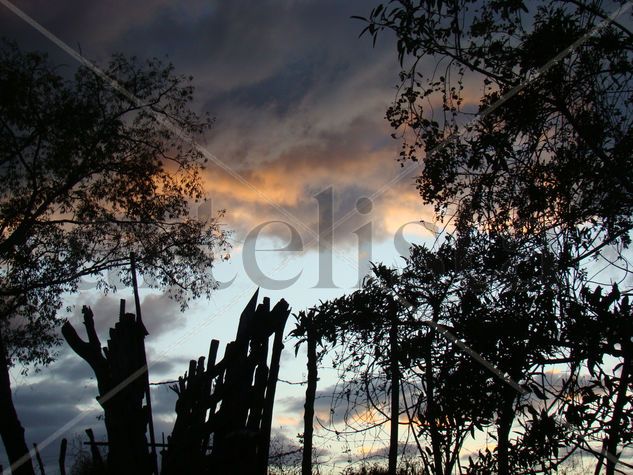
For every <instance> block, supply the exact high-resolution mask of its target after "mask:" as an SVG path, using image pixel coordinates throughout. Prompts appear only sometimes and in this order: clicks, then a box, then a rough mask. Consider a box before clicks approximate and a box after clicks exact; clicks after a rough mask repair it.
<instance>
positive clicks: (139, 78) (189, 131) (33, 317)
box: [0, 41, 227, 473]
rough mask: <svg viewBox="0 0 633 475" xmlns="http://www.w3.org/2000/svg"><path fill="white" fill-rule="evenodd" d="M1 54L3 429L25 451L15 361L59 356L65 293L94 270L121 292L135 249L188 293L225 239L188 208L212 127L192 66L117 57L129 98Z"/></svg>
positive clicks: (115, 67)
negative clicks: (56, 347)
mask: <svg viewBox="0 0 633 475" xmlns="http://www.w3.org/2000/svg"><path fill="white" fill-rule="evenodd" d="M0 64H1V65H2V66H1V67H0V121H1V123H0V177H1V179H2V183H3V188H2V190H1V191H0V229H1V231H2V236H1V238H0V262H1V271H0V272H1V273H0V295H1V296H2V305H1V308H0V336H2V338H1V340H2V341H3V342H4V345H3V350H5V351H3V355H2V374H3V375H5V376H6V377H4V378H3V379H2V383H3V384H1V385H0V411H1V415H0V420H2V421H4V423H3V424H1V428H0V429H1V430H0V432H2V437H3V441H4V443H5V447H6V449H7V452H8V455H9V459H10V461H11V462H12V463H13V462H15V461H16V460H18V459H19V458H20V456H22V455H23V454H24V453H26V445H25V444H24V443H23V435H22V434H23V429H22V428H21V426H20V424H19V421H18V419H17V415H16V414H15V410H14V409H13V403H12V400H11V392H10V386H9V379H8V367H9V365H11V364H12V363H13V362H15V361H21V362H23V363H47V362H49V361H50V360H51V358H52V355H51V353H50V348H51V345H52V344H54V343H55V342H56V339H57V336H56V334H55V333H54V332H53V330H54V328H55V327H56V326H57V324H58V320H57V319H56V313H57V311H58V310H59V309H60V307H61V306H62V300H61V296H62V294H63V293H65V292H74V291H76V290H77V289H78V288H79V285H80V283H81V279H82V278H83V277H86V276H91V277H92V278H93V279H95V280H96V287H97V288H98V289H101V290H104V291H108V290H115V289H116V284H115V283H113V282H115V280H113V279H108V278H107V276H106V275H104V271H106V270H109V269H112V270H113V272H112V275H116V273H117V272H118V273H119V274H120V275H119V277H120V279H121V281H122V282H123V283H124V284H126V283H129V281H130V275H129V273H126V271H125V270H122V269H124V268H119V269H117V268H118V267H119V266H122V265H125V264H126V262H127V261H128V259H129V255H130V252H131V251H133V252H135V253H136V255H137V256H138V267H139V270H140V271H141V272H142V273H143V274H144V276H145V277H146V282H147V283H148V284H149V285H150V286H153V287H156V288H164V289H167V292H168V293H169V294H170V295H171V296H173V297H174V298H176V299H177V300H179V301H180V302H181V303H182V304H183V305H184V304H186V302H187V300H188V299H189V298H191V297H195V296H199V295H204V294H208V293H209V292H210V291H211V290H212V289H213V288H214V287H215V285H216V283H215V281H214V279H213V277H212V274H211V273H210V272H209V270H210V269H211V267H212V266H213V263H214V262H215V260H216V259H217V258H218V257H219V254H218V251H219V252H220V253H221V254H222V253H225V252H226V251H227V241H226V234H225V232H224V231H223V230H222V229H221V228H220V226H219V223H218V221H217V219H210V220H201V219H196V218H191V217H189V205H190V203H191V202H194V201H200V200H202V199H203V198H204V196H203V192H204V188H203V183H202V178H201V174H200V172H201V169H202V167H203V164H204V161H205V160H204V157H203V156H202V154H201V153H200V151H199V150H198V148H197V147H196V144H195V142H194V139H195V137H197V136H199V135H200V134H203V133H204V132H205V131H206V130H207V129H208V128H209V126H210V125H211V120H210V119H209V118H208V117H207V116H200V115H198V114H196V113H195V112H193V111H192V110H191V109H190V105H191V102H192V98H193V96H192V94H193V88H192V86H191V84H190V80H191V78H185V77H182V76H178V75H176V74H175V73H174V70H173V67H172V66H171V65H165V64H163V63H161V62H160V61H159V60H150V61H148V62H147V63H145V64H142V63H139V62H138V61H137V60H135V59H134V58H132V59H129V58H126V57H124V56H122V55H115V56H113V57H112V59H111V61H110V62H109V64H108V65H107V66H106V68H105V70H104V73H105V75H106V77H107V78H110V79H111V80H112V81H116V82H118V84H119V85H120V86H121V87H122V88H124V89H125V90H127V91H129V92H130V93H131V94H132V95H134V96H135V97H136V100H131V99H130V98H129V97H127V96H126V95H124V94H122V93H121V92H120V91H118V90H116V89H115V88H113V87H112V86H111V84H108V82H107V81H106V80H104V78H102V77H101V76H100V75H98V74H97V73H96V72H94V71H93V70H91V69H88V68H86V67H80V68H78V69H77V71H76V73H75V75H74V76H72V77H70V78H68V77H65V76H64V75H63V74H62V71H61V70H60V68H57V67H55V66H53V65H51V64H50V63H49V62H48V61H47V58H46V57H45V56H44V55H42V54H39V53H23V52H22V51H20V50H19V49H18V48H17V46H16V45H15V44H13V43H10V42H6V41H5V42H3V43H2V44H1V46H0ZM165 121H168V122H169V123H171V124H173V125H174V126H175V128H173V127H168V126H166V122H165ZM177 130H180V131H181V132H182V133H178V132H177ZM23 467H24V468H23V470H24V473H32V469H29V464H28V463H27V464H25V465H24V466H23Z"/></svg>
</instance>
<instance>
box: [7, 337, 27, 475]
mask: <svg viewBox="0 0 633 475" xmlns="http://www.w3.org/2000/svg"><path fill="white" fill-rule="evenodd" d="M0 436H2V442H3V443H4V448H5V450H6V452H7V456H8V457H9V463H10V464H11V466H12V467H13V466H14V465H15V468H13V469H12V472H13V473H14V474H16V475H35V471H34V470H33V463H32V461H31V455H30V453H29V449H28V447H27V445H26V440H25V439H24V427H22V424H21V423H20V419H19V418H18V413H17V412H16V410H15V406H14V405H13V397H12V396H11V379H10V377H9V361H8V356H7V351H6V348H5V347H4V340H3V336H2V332H1V331H0Z"/></svg>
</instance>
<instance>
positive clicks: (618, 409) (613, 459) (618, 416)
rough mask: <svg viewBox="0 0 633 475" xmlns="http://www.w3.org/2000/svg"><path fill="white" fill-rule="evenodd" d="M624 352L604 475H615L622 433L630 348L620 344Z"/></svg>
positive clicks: (628, 378) (607, 445) (628, 379)
mask: <svg viewBox="0 0 633 475" xmlns="http://www.w3.org/2000/svg"><path fill="white" fill-rule="evenodd" d="M622 349H623V350H624V352H625V353H624V360H623V361H622V370H621V372H620V384H619V386H618V392H617V396H616V400H615V407H614V408H613V417H612V418H611V422H610V424H609V431H608V432H607V436H608V442H607V444H606V449H607V473H606V475H615V466H616V464H617V459H618V455H617V452H618V444H619V443H620V433H621V431H622V415H623V412H624V406H625V405H626V404H627V402H628V398H627V390H628V388H629V381H630V375H631V356H630V348H629V345H627V344H626V343H623V344H622Z"/></svg>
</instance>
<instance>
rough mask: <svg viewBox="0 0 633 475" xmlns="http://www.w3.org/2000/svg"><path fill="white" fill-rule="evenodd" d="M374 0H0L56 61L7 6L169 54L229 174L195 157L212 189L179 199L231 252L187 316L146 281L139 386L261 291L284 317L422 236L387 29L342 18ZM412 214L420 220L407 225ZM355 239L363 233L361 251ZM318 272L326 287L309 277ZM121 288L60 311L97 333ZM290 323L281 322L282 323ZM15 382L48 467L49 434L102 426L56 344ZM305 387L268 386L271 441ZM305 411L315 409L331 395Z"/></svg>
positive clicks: (287, 357) (164, 408)
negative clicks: (323, 228)
mask: <svg viewBox="0 0 633 475" xmlns="http://www.w3.org/2000/svg"><path fill="white" fill-rule="evenodd" d="M373 3H374V2H372V1H367V0H339V1H336V0H262V1H257V2H253V1H248V2H247V1H244V0H234V1H230V2H220V1H210V0H200V1H198V0H194V1H190V2H187V3H186V4H181V3H180V2H168V1H166V0H144V1H137V2H124V1H122V0H114V1H110V2H96V1H66V0H60V1H56V2H45V1H15V2H14V3H12V4H8V2H5V1H4V0H3V1H2V2H0V33H1V35H3V36H5V37H7V38H9V39H13V40H15V41H16V42H17V43H18V44H19V46H20V47H21V48H22V49H24V50H38V51H45V52H47V53H48V54H49V55H50V58H51V61H52V62H54V63H56V64H62V65H65V66H64V67H68V68H69V69H72V68H74V67H76V62H75V60H74V59H72V58H71V57H70V56H69V55H67V53H65V52H63V51H62V50H61V49H59V48H58V47H57V46H56V45H55V44H53V42H52V41H51V40H50V38H46V37H45V36H44V35H43V34H42V33H41V32H38V31H36V29H35V28H34V27H33V25H29V24H28V22H27V21H25V20H24V19H23V18H20V17H19V16H18V15H16V13H15V12H13V11H11V9H10V8H9V7H10V6H11V5H14V6H15V7H17V8H19V9H20V10H21V11H22V12H23V13H24V14H25V15H26V16H28V18H30V20H29V21H31V22H37V23H38V24H39V25H41V26H42V27H43V28H44V29H45V30H46V31H47V32H49V33H48V34H49V36H50V35H53V36H55V37H56V38H58V39H59V40H61V41H63V42H65V43H66V44H67V45H68V46H69V47H71V48H73V49H75V50H76V51H79V52H80V53H81V54H82V55H83V56H84V57H86V58H88V59H90V60H94V61H96V62H97V63H98V64H104V63H105V62H107V59H108V57H109V56H110V55H111V54H113V53H118V52H122V53H124V54H126V55H135V56H137V57H138V58H139V59H140V60H144V59H149V58H151V57H159V58H165V59H166V60H168V61H171V62H173V64H174V66H175V68H176V72H177V73H179V74H183V75H186V76H189V75H191V76H193V78H194V79H193V84H194V86H195V88H196V92H195V102H194V104H193V108H194V109H195V110H196V111H198V112H209V113H210V114H211V115H212V116H213V117H215V123H214V126H213V128H212V130H211V131H210V132H209V133H208V134H207V135H206V136H205V137H204V138H202V139H201V142H200V144H201V145H202V146H204V147H205V148H206V149H207V150H208V151H209V152H211V153H212V154H214V155H215V157H217V159H218V160H219V161H221V162H222V163H223V165H224V167H225V169H222V168H221V167H219V166H217V165H216V164H214V163H211V164H209V166H208V167H207V169H206V170H205V172H204V184H205V191H206V193H207V199H208V201H207V202H206V203H205V204H203V205H202V206H192V208H191V213H192V214H193V215H199V216H208V215H210V214H215V213H216V212H217V211H218V210H221V209H225V210H226V214H225V216H224V218H223V219H222V221H223V223H224V224H225V227H226V229H230V230H231V231H232V235H231V243H232V245H233V249H232V251H231V259H230V260H229V261H228V262H226V263H222V264H220V265H219V266H218V268H217V273H216V275H215V277H216V278H217V279H218V280H219V281H221V282H224V283H225V284H224V285H223V286H222V287H223V288H221V289H220V290H218V291H216V292H215V293H214V294H213V296H212V298H211V299H210V300H199V301H196V302H194V303H193V304H192V305H191V307H190V308H189V309H188V310H187V311H186V312H185V313H183V312H181V311H180V309H179V307H178V305H177V304H175V303H174V302H172V301H170V300H169V299H168V298H167V297H166V296H164V295H162V294H161V293H157V292H154V291H149V290H147V289H142V291H141V296H142V298H143V302H142V308H143V315H144V319H145V321H146V325H147V326H148V329H149V332H150V336H149V337H148V339H147V345H148V360H149V361H150V380H152V381H154V382H160V381H165V380H172V379H175V378H176V377H177V376H178V375H180V374H182V373H184V371H185V370H186V369H187V366H188V361H189V359H190V358H197V357H198V356H201V355H205V354H206V353H207V348H208V345H209V341H210V339H211V338H216V339H219V340H220V342H221V348H223V345H224V344H226V343H228V342H229V341H231V340H232V339H233V337H234V334H235V330H236V327H237V319H238V316H239V313H240V311H241V309H242V308H243V307H244V305H246V303H247V301H248V300H249V299H250V297H251V296H252V294H253V293H254V292H255V290H256V289H257V288H258V287H262V289H261V290H260V296H270V297H271V300H272V302H273V304H274V303H275V302H276V301H277V300H279V299H280V298H285V299H286V300H287V301H288V302H289V303H290V305H291V307H292V311H293V313H296V312H298V311H300V310H303V309H306V308H308V307H310V306H313V305H316V304H318V302H319V301H320V300H325V299H328V298H332V297H334V296H338V295H342V294H343V293H346V292H351V291H353V290H354V288H355V286H356V284H357V282H358V280H359V278H360V277H362V275H363V274H364V273H365V272H366V271H367V269H368V262H369V261H370V260H371V261H382V262H384V263H386V264H389V265H401V264H402V259H401V254H404V253H406V251H405V250H404V249H406V245H404V244H403V242H404V241H402V240H401V241H400V244H396V243H395V242H394V238H395V237H396V236H397V235H398V231H399V230H400V232H403V235H402V237H403V238H404V239H405V240H406V241H407V242H410V241H416V242H432V239H433V230H434V227H433V225H432V224H430V223H432V222H433V218H432V211H431V210H429V209H428V208H425V207H423V206H422V202H421V199H420V198H419V196H418V194H417V192H416V190H415V187H414V184H413V182H414V177H415V175H416V167H415V166H410V167H406V168H404V169H403V168H401V167H400V166H399V165H398V164H397V162H396V161H395V158H396V157H397V154H398V152H399V147H400V144H399V142H397V141H396V140H393V139H392V138H391V137H390V133H391V130H390V127H389V124H388V123H387V121H386V120H385V118H384V116H385V111H386V108H387V107H388V105H389V104H390V102H391V101H392V100H393V98H394V97H395V94H396V89H395V85H396V83H397V75H398V72H399V66H398V62H397V57H396V54H395V42H394V40H393V38H392V37H390V36H389V35H387V34H385V35H383V36H382V37H381V38H380V40H379V41H378V42H377V43H376V45H375V46H373V47H372V43H371V40H370V39H369V38H368V37H363V38H358V36H359V33H360V31H361V30H362V28H363V24H362V23H361V22H359V21H358V20H354V19H351V18H350V17H351V16H352V15H361V16H362V15H367V14H368V12H369V11H370V10H371V8H372V6H374V5H373ZM226 167H228V168H230V169H231V170H232V172H233V173H234V174H238V175H239V176H240V177H242V181H241V182H240V181H237V180H236V179H235V178H234V176H231V174H229V173H227V172H226ZM245 183H246V184H245ZM330 196H331V202H330V201H328V199H329V197H330ZM363 198H365V200H364V201H363V200H361V201H360V202H359V201H358V200H359V199H363ZM366 198H370V200H369V201H368V200H367V199H366ZM357 208H359V209H360V210H361V211H362V212H357ZM329 211H331V213H332V215H333V219H334V221H335V222H336V221H338V220H339V219H340V218H343V217H345V221H343V222H342V223H340V224H339V225H337V226H336V229H335V230H334V238H333V239H334V246H333V248H334V250H333V252H332V253H331V255H329V254H328V253H326V252H320V251H319V245H318V242H317V241H316V240H315V236H316V233H317V232H318V226H319V217H320V215H319V212H321V213H326V212H329ZM420 220H423V221H424V224H423V225H419V224H417V225H416V224H415V223H416V222H419V221H420ZM273 221H274V222H275V223H270V222H273ZM321 222H323V221H322V220H321ZM407 223H413V224H408V225H407ZM258 226H261V233H260V237H259V238H258V239H257V241H256V246H255V249H257V252H256V253H255V256H256V257H255V260H254V259H253V258H252V255H250V254H248V252H245V242H246V243H248V242H249V241H248V239H246V238H247V236H249V235H250V236H251V237H252V236H253V232H255V230H257V227H258ZM293 229H294V230H296V233H297V235H298V236H299V241H297V240H296V239H295V240H294V241H292V243H291V244H292V249H293V250H292V251H288V250H286V251H282V250H280V249H283V248H285V247H287V245H288V242H289V239H290V238H291V237H292V236H293V235H292V233H291V232H292V230H293ZM403 229H404V231H402V230H403ZM363 233H364V234H363ZM368 233H370V234H368ZM361 235H362V236H370V235H371V238H370V239H369V238H367V237H366V238H359V236H361ZM359 239H360V240H361V241H363V242H365V243H369V244H370V245H369V246H368V245H365V246H360V245H359ZM405 244H406V243H405ZM254 262H256V263H257V267H259V269H260V271H261V272H259V274H260V275H259V276H258V272H257V267H255V266H254ZM262 275H264V276H266V278H267V279H262ZM330 277H331V283H332V284H333V285H323V284H324V283H326V284H327V283H328V281H329V280H330ZM270 279H273V280H274V282H273V280H270ZM280 280H288V282H287V283H285V284H284V283H279V281H280ZM120 298H125V299H127V301H128V305H131V302H132V293H131V289H125V288H123V289H121V290H120V291H119V292H117V293H116V294H109V295H101V294H99V293H97V292H96V291H95V290H94V289H92V288H91V285H90V282H89V281H86V282H84V285H83V286H82V290H81V291H80V292H79V293H78V294H77V295H72V296H70V295H69V296H68V298H67V302H68V304H69V305H70V306H72V311H71V312H70V313H69V314H67V315H63V316H64V317H68V318H70V321H71V322H72V323H73V324H75V326H76V327H77V328H79V330H80V331H81V322H80V319H79V317H80V309H81V306H82V305H90V306H91V307H92V309H93V310H94V311H95V316H96V319H97V330H98V331H99V333H100V335H101V337H102V341H104V340H105V338H106V334H107V333H106V332H107V328H108V327H109V326H111V325H113V324H114V319H115V316H116V315H117V314H118V300H119V299H120ZM293 325H294V318H293V317H292V316H291V318H290V319H289V322H288V326H287V330H288V331H289V330H291V329H292V326H293ZM293 346H294V342H293V341H291V340H287V341H286V350H285V352H284V355H283V356H282V369H281V378H282V379H284V380H286V381H292V382H299V381H301V380H302V379H303V378H304V377H305V374H304V373H305V369H304V368H305V360H304V359H303V358H302V356H303V353H302V352H299V355H298V357H295V356H294V351H293V349H294V348H293ZM330 373H331V374H330V375H329V376H328V370H327V368H326V369H324V370H323V374H322V381H321V382H320V384H321V386H320V388H319V390H320V394H321V395H323V396H324V398H323V400H326V399H327V398H326V397H325V396H326V395H327V394H330V393H331V388H332V385H333V384H334V383H335V381H336V378H335V374H334V373H333V372H331V371H330ZM13 386H14V395H15V401H16V405H17V409H18V412H19V415H20V417H21V420H22V422H23V424H24V426H25V427H26V436H27V441H28V443H29V444H31V443H33V442H37V443H40V444H41V443H42V442H43V441H46V440H50V445H49V446H48V447H43V449H42V452H43V455H44V458H45V462H46V463H51V464H53V463H54V461H55V460H56V458H57V448H58V447H59V438H56V437H54V436H55V435H56V433H57V432H59V434H57V435H58V436H60V437H61V436H65V437H69V438H71V439H73V437H75V439H73V440H75V441H76V440H78V439H76V436H74V435H73V434H80V435H82V431H83V429H84V428H86V427H92V428H93V429H94V430H95V432H97V434H98V438H99V437H103V428H102V422H101V421H100V420H99V418H98V416H99V415H100V411H99V407H98V405H97V403H96V401H95V396H96V387H95V382H94V378H93V376H92V373H91V370H90V368H89V367H88V365H87V364H85V363H84V362H83V361H82V360H81V359H80V358H79V357H78V356H77V355H75V354H73V353H72V352H70V351H69V350H68V348H66V347H65V346H61V347H60V348H59V356H58V359H57V361H56V362H55V363H53V364H52V365H51V366H49V367H47V368H43V369H42V370H41V371H39V372H33V371H31V372H30V373H29V375H27V376H25V375H23V374H22V373H21V372H20V368H15V371H14V372H13ZM302 393H303V387H302V386H300V385H289V384H282V383H280V385H279V387H278V404H277V406H276V408H275V411H276V412H275V419H274V422H273V426H274V430H275V432H276V433H278V434H280V435H278V441H282V442H283V443H285V444H290V445H292V444H293V443H296V438H295V436H296V434H297V433H299V432H301V431H302V426H301V420H302V403H303V402H302V401H303V395H302ZM152 397H153V402H154V404H153V406H154V414H155V420H156V425H157V433H158V434H161V432H163V431H164V432H165V433H166V434H168V433H169V431H170V424H171V422H172V421H173V404H174V402H175V395H174V394H173V393H172V392H171V391H170V390H169V389H168V388H167V387H166V386H165V385H160V386H156V387H154V389H153V391H152ZM319 410H320V411H321V412H320V413H321V414H322V415H323V416H324V417H325V415H326V414H327V413H328V410H329V407H328V406H327V404H326V405H323V407H320V408H319V409H318V411H317V413H319ZM80 418H81V419H80ZM65 425H68V427H65ZM62 429H63V430H62ZM284 437H285V438H284ZM324 437H325V436H324ZM327 440H328V439H327V437H325V438H323V439H321V441H322V444H323V445H322V447H321V449H322V451H323V452H322V453H323V454H324V457H325V458H326V459H327V460H329V461H334V462H336V461H337V460H338V459H339V458H341V457H338V458H337V457H336V456H334V455H332V454H330V455H328V454H327V451H328V450H330V452H334V451H336V450H339V449H338V448H337V449H333V448H331V447H330V448H329V449H328V447H329V446H328V445H327V444H329V442H327ZM315 443H316V444H317V446H318V444H319V440H317V441H316V442H315ZM379 449H380V447H377V448H376V450H379ZM353 455H354V456H356V455H358V454H357V453H354V454H353ZM328 457H329V458H328ZM334 462H332V463H334ZM0 463H2V462H0ZM341 463H342V462H341ZM3 464H5V465H6V462H5V463H3ZM49 468H50V471H49V472H48V473H54V467H53V466H52V465H51V466H50V467H49Z"/></svg>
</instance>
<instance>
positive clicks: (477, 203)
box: [366, 0, 633, 253]
mask: <svg viewBox="0 0 633 475" xmlns="http://www.w3.org/2000/svg"><path fill="white" fill-rule="evenodd" d="M624 3H625V2H624V1H612V2H602V1H599V2H597V1H594V0H557V1H553V2H550V1H534V2H523V1H497V0H481V1H480V0H477V1H474V0H457V1H444V0H420V1H410V0H402V1H395V0H394V1H391V2H389V3H387V4H386V5H383V4H381V5H379V6H378V7H376V8H375V9H373V10H372V12H371V14H370V16H369V18H368V19H367V21H368V25H367V27H366V31H367V32H369V33H370V34H371V35H373V36H374V39H375V37H376V36H377V35H378V34H379V32H380V31H381V30H384V29H389V30H392V31H394V32H395V34H396V36H397V52H398V56H399V58H400V62H401V64H402V66H403V70H402V72H401V73H400V85H399V86H400V87H399V95H398V97H397V100H396V101H395V102H394V104H393V105H392V106H391V107H390V108H389V109H388V111H387V118H388V119H389V120H390V122H391V124H392V126H393V127H394V128H395V129H396V133H397V134H398V135H399V136H401V137H402V138H403V149H402V153H401V158H400V159H401V160H402V161H403V162H405V161H408V160H414V161H416V160H419V159H422V160H423V161H424V167H423V168H422V172H421V175H420V176H419V177H418V180H417V185H418V189H419V191H420V194H421V196H422V198H423V199H424V201H425V202H427V203H430V204H433V205H435V207H436V210H437V212H438V214H439V215H440V216H447V213H450V215H452V214H453V213H455V216H456V219H457V222H458V224H459V226H460V227H462V228H468V226H469V225H471V224H480V225H484V226H485V227H486V228H487V229H497V230H499V229H501V230H503V229H512V230H514V232H516V233H519V234H535V233H539V232H541V231H543V230H549V229H554V228H567V229H570V230H571V229H573V228H574V227H576V226H577V225H579V224H586V223H590V224H591V225H592V226H591V229H590V230H588V229H584V230H583V231H584V233H585V234H580V236H579V239H580V240H581V241H582V242H584V243H585V244H588V243H592V241H591V239H594V238H595V236H596V235H598V234H601V233H602V234H603V236H604V238H605V239H606V241H608V242H613V241H616V240H621V241H624V242H628V236H627V232H628V230H629V229H630V228H631V212H632V205H633V202H632V196H633V194H632V191H633V189H632V188H633V175H632V173H633V172H632V170H633V167H632V166H631V165H632V162H631V160H632V159H631V141H632V140H633V133H632V132H631V121H632V120H633V114H632V107H633V101H632V98H633V96H632V91H633V89H632V88H631V85H632V82H633V61H632V59H633V57H632V55H633V48H632V46H633V33H632V32H631V31H630V30H629V29H628V28H627V22H626V21H625V20H624V19H623V18H616V19H611V18H609V16H610V15H611V14H612V12H615V11H617V9H618V7H620V6H622V5H623V4H624ZM620 20H621V21H620ZM479 91H482V93H481V96H480V97H478V96H475V94H479ZM474 114H478V118H477V120H475V121H473V120H472V118H473V116H474ZM394 135H395V134H394ZM575 232H577V233H579V232H580V231H579V230H577V229H576V230H575ZM593 244H594V246H593V249H594V250H597V249H600V248H601V246H600V245H599V244H600V240H598V241H596V242H593ZM590 248H591V246H590ZM591 252H592V251H591V249H585V253H591Z"/></svg>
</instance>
